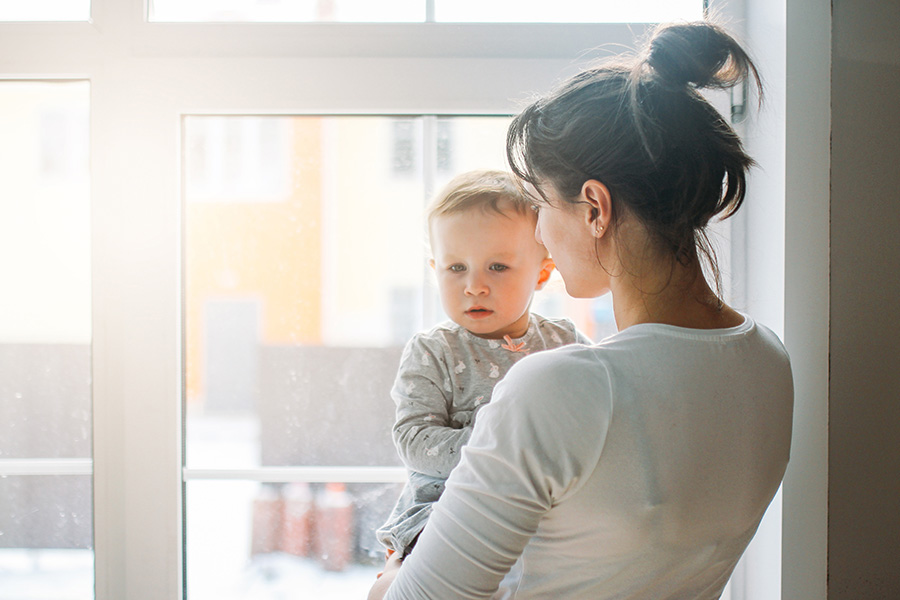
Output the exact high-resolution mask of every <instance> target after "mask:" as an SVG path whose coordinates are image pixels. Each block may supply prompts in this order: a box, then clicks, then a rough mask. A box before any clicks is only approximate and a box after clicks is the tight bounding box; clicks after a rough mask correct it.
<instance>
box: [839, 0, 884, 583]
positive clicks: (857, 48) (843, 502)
mask: <svg viewBox="0 0 900 600" xmlns="http://www.w3.org/2000/svg"><path fill="white" fill-rule="evenodd" d="M832 5H833V11H834V12H833V15H834V30H833V44H832V60H833V63H832V67H833V69H832V79H831V100H832V107H831V123H832V146H831V237H830V239H831V293H830V299H831V318H830V333H831V339H830V344H831V352H830V364H831V369H830V382H829V466H828V516H829V525H828V598H829V600H844V599H847V600H851V599H856V598H873V599H877V598H900V477H898V473H900V444H898V442H897V436H898V432H900V369H898V362H900V318H898V316H897V314H896V307H897V305H898V301H897V299H898V297H900V276H898V275H897V266H898V265H900V240H898V232H900V204H898V201H900V191H898V190H900V169H898V168H897V162H898V158H900V111H898V107H897V102H898V99H900V38H898V36H897V31H898V30H900V4H898V3H897V2H877V1H874V0H852V1H851V0H834V2H833V3H832Z"/></svg>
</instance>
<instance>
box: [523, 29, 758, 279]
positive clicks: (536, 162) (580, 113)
mask: <svg viewBox="0 0 900 600" xmlns="http://www.w3.org/2000/svg"><path fill="white" fill-rule="evenodd" d="M751 75H752V77H753V79H754V80H755V82H756V85H757V89H758V90H759V92H760V95H761V92H762V89H761V86H760V80H759V75H758V73H757V71H756V67H755V66H754V65H753V63H752V61H751V60H750V58H749V57H748V56H747V54H746V52H744V50H743V49H742V48H741V47H740V45H739V44H738V43H737V42H736V41H735V40H734V39H733V38H732V37H731V36H730V35H728V34H727V33H726V32H725V31H724V30H722V29H721V28H720V27H718V26H716V25H713V24H711V23H708V22H697V23H685V24H673V25H662V26H660V27H658V28H657V29H656V30H655V31H654V32H653V34H652V36H651V37H650V39H649V42H648V43H647V46H646V49H645V50H644V51H643V52H642V53H641V54H639V55H637V56H634V57H631V58H629V59H618V60H616V61H614V62H612V61H611V62H605V63H602V64H600V65H599V66H596V67H594V68H590V69H588V70H585V71H583V72H581V73H580V74H578V75H575V76H574V77H572V78H571V79H569V80H568V81H566V82H565V83H563V84H562V86H561V87H559V88H558V89H557V90H556V91H555V92H553V93H551V94H550V95H549V96H547V97H544V98H541V99H539V100H537V101H535V102H534V103H533V104H531V105H530V106H528V107H527V108H526V109H525V110H524V111H522V112H521V113H520V114H519V115H518V116H517V117H515V119H514V120H513V122H512V124H511V125H510V127H509V131H508V133H507V146H506V150H507V157H508V160H509V164H510V167H511V169H512V171H513V173H515V174H516V176H517V177H519V178H520V179H521V180H523V181H526V182H528V183H530V184H532V185H533V186H534V187H535V188H536V189H537V190H538V191H539V193H541V195H544V192H543V191H542V187H544V188H545V187H546V186H547V185H548V184H549V185H551V186H552V187H553V188H554V189H555V190H556V191H557V192H558V193H559V194H560V195H562V196H563V198H565V199H567V200H569V201H574V199H575V198H576V197H577V196H578V195H579V193H580V192H581V189H582V186H583V184H584V182H585V181H587V180H589V179H595V180H597V181H600V182H602V183H603V184H605V185H606V187H607V188H608V189H609V192H610V196H611V197H612V200H613V211H612V213H613V214H612V218H613V219H614V222H615V221H618V220H619V219H621V218H622V216H623V213H630V214H631V215H633V216H634V217H636V218H637V219H639V220H640V221H641V222H642V223H643V224H644V226H645V227H646V228H647V229H648V231H650V233H651V235H652V236H654V237H655V239H656V240H657V241H658V242H659V243H660V244H661V245H662V246H661V247H663V248H667V249H668V250H670V251H671V252H672V255H673V256H674V258H675V259H676V260H678V261H679V262H680V263H682V264H690V263H691V262H692V261H694V260H696V259H697V256H698V252H699V253H701V254H703V255H704V256H705V257H706V258H708V259H709V261H710V264H711V267H712V269H713V271H714V273H715V276H716V278H717V279H718V271H717V268H716V264H715V257H714V255H713V253H712V251H711V249H710V247H709V243H708V240H707V239H706V234H705V228H706V226H707V224H708V223H709V221H710V219H711V218H712V217H713V216H716V215H721V216H722V218H725V217H728V216H730V215H731V214H733V213H734V212H735V211H736V210H737V209H738V208H739V207H740V205H741V203H742V202H743V200H744V193H745V189H746V172H747V169H748V168H749V167H750V166H751V165H752V164H753V160H752V159H751V158H750V157H749V156H748V155H747V154H746V153H745V152H744V149H743V147H742V145H741V141H740V139H739V138H738V136H737V134H735V132H734V130H733V129H732V128H731V126H730V125H729V124H728V122H727V121H726V120H725V119H724V118H722V115H720V114H719V113H718V111H716V109H715V108H713V107H712V105H710V103H709V102H707V101H706V99H705V98H704V97H703V96H702V95H701V94H700V93H699V91H698V90H700V89H703V88H729V87H732V86H734V85H736V84H738V83H740V82H742V81H744V80H746V79H748V78H749V77H750V76H751ZM673 264H674V263H673Z"/></svg>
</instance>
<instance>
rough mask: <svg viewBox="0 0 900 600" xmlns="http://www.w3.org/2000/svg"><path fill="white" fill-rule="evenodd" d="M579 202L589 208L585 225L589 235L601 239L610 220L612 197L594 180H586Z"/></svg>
mask: <svg viewBox="0 0 900 600" xmlns="http://www.w3.org/2000/svg"><path fill="white" fill-rule="evenodd" d="M580 200H581V201H582V202H584V203H585V204H587V205H588V206H589V207H590V210H588V211H587V212H586V216H585V222H584V223H585V225H586V226H588V227H590V229H591V235H593V236H594V237H596V238H600V237H603V234H604V232H605V231H606V230H607V229H608V228H609V223H610V221H611V220H612V197H611V196H610V194H609V188H607V187H606V186H605V185H604V184H602V183H600V182H599V181H597V180H596V179H588V180H587V181H585V182H584V185H582V186H581V198H580Z"/></svg>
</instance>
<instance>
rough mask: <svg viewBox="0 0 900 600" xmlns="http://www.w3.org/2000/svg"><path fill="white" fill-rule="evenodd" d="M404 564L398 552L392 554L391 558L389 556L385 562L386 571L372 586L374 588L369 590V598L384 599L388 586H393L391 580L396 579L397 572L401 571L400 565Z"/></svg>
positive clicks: (370, 599) (371, 599) (373, 599)
mask: <svg viewBox="0 0 900 600" xmlns="http://www.w3.org/2000/svg"><path fill="white" fill-rule="evenodd" d="M402 565H403V563H402V562H400V555H399V554H397V553H396V552H394V553H393V554H391V556H390V558H388V559H387V561H386V562H385V564H384V571H383V572H382V573H381V574H380V575H378V580H377V581H376V582H375V585H373V586H372V589H371V590H369V599H368V600H382V598H384V596H385V594H387V591H388V588H389V587H391V582H392V581H394V578H395V577H396V576H397V573H399V572H400V567H401V566H402Z"/></svg>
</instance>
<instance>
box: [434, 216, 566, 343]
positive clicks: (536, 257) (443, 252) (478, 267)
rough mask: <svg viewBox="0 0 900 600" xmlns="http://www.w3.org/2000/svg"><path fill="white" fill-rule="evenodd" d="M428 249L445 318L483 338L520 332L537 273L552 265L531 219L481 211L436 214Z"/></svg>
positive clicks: (526, 326)
mask: <svg viewBox="0 0 900 600" xmlns="http://www.w3.org/2000/svg"><path fill="white" fill-rule="evenodd" d="M431 248H432V251H433V252H434V259H433V260H432V266H433V267H434V270H435V273H436V274H437V282H438V288H439V289H440V293H441V304H442V305H443V307H444V311H445V312H446V313H447V316H449V317H450V318H451V319H452V320H453V321H454V322H456V323H457V324H459V325H461V326H462V327H465V328H466V329H468V330H469V331H471V332H472V333H474V334H475V335H477V336H479V337H483V338H491V339H500V338H502V337H503V336H505V335H509V336H510V337H514V338H515V337H521V336H522V335H524V334H525V332H526V331H527V330H528V309H529V306H530V305H531V297H532V295H533V294H534V290H535V289H537V288H538V283H539V280H540V278H541V271H542V270H543V269H545V268H551V267H549V265H551V264H552V263H551V262H550V260H549V259H548V258H547V250H546V249H545V248H544V247H543V246H542V245H540V244H538V243H537V241H535V238H534V221H533V220H532V219H530V218H529V217H528V216H525V215H520V214H517V213H515V212H513V211H510V212H509V213H505V214H498V213H496V212H483V211H481V210H480V209H472V210H466V211H463V212H460V213H456V214H449V215H441V216H438V217H435V218H434V219H433V220H432V222H431Z"/></svg>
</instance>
